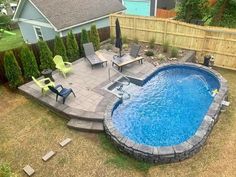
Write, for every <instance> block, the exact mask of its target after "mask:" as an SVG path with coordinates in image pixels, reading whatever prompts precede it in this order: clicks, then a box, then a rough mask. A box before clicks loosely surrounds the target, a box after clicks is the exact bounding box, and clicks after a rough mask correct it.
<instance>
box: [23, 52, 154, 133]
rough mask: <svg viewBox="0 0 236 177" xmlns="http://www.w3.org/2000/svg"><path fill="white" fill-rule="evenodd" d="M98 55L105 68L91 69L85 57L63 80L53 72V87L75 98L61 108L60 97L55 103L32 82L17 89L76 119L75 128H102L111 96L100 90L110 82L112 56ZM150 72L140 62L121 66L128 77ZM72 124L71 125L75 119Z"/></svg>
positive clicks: (53, 97)
mask: <svg viewBox="0 0 236 177" xmlns="http://www.w3.org/2000/svg"><path fill="white" fill-rule="evenodd" d="M100 52H101V53H100V54H101V55H103V56H104V57H105V58H106V59H107V60H108V65H107V67H106V66H104V67H102V66H97V67H94V69H92V68H91V66H90V64H89V63H88V61H87V60H86V59H85V58H81V59H79V60H77V61H75V62H74V63H73V65H72V68H73V72H72V73H69V74H68V75H67V78H64V77H63V76H62V74H61V73H59V72H58V71H55V72H53V78H54V79H55V84H61V85H62V86H63V87H65V88H72V89H73V91H74V92H75V94H76V97H73V95H70V96H69V97H68V98H67V100H66V102H65V104H64V105H63V104H62V100H61V99H60V98H59V101H58V102H56V99H55V97H56V96H55V94H53V93H52V92H50V91H49V92H48V93H46V94H45V95H42V93H41V90H40V88H39V87H38V86H37V85H36V84H35V83H34V82H33V81H31V82H29V83H27V84H24V85H22V86H21V87H20V88H19V89H20V90H21V91H22V92H23V93H25V94H26V95H28V96H30V97H33V98H35V99H36V100H38V101H39V102H41V103H42V104H44V105H46V106H49V107H50V108H51V109H52V110H53V111H55V112H56V113H59V114H60V115H62V116H64V117H66V118H68V119H77V120H76V121H77V123H78V125H79V126H83V125H85V124H86V125H87V126H84V127H83V128H84V129H89V128H90V129H91V127H100V129H103V126H102V125H101V123H102V121H103V118H104V112H105V109H106V106H107V104H108V102H109V100H110V99H111V98H112V97H115V96H114V95H113V94H111V93H109V92H107V91H106V90H104V89H103V87H104V86H106V85H107V84H109V83H110V81H109V78H108V68H109V67H112V66H111V60H112V58H113V56H114V53H111V52H108V51H106V50H102V51H100ZM154 69H155V67H154V66H153V65H152V64H150V63H149V62H146V61H144V63H143V64H139V63H138V62H137V63H133V64H131V65H127V66H126V67H124V69H123V72H122V73H123V74H125V75H128V76H132V77H142V76H145V75H146V74H148V73H150V72H152V71H153V70H154ZM111 76H112V78H114V79H115V78H118V77H119V75H118V74H117V73H115V72H111ZM78 120H80V122H78ZM73 121H74V122H75V120H73ZM89 121H95V122H96V123H98V122H99V123H100V124H99V125H92V124H91V122H89ZM82 124H83V125H82ZM78 125H77V126H78Z"/></svg>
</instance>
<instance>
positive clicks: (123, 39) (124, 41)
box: [122, 36, 128, 44]
mask: <svg viewBox="0 0 236 177" xmlns="http://www.w3.org/2000/svg"><path fill="white" fill-rule="evenodd" d="M122 42H123V44H127V43H128V39H127V37H126V36H123V37H122Z"/></svg>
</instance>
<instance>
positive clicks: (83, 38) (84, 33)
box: [80, 29, 89, 56]
mask: <svg viewBox="0 0 236 177" xmlns="http://www.w3.org/2000/svg"><path fill="white" fill-rule="evenodd" d="M88 42H89V38H88V32H87V31H86V30H85V29H82V32H81V38H80V45H81V46H80V48H81V53H82V55H83V56H84V48H83V44H86V43H88Z"/></svg>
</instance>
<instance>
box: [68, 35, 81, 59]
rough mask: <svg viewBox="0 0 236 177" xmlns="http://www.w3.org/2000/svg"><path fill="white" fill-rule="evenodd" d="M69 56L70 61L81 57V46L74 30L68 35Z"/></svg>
mask: <svg viewBox="0 0 236 177" xmlns="http://www.w3.org/2000/svg"><path fill="white" fill-rule="evenodd" d="M66 47H67V56H68V59H69V61H71V62H72V61H75V60H76V59H78V57H79V47H78V44H77V41H76V38H75V35H74V34H73V33H72V31H70V32H68V34H67V37H66Z"/></svg>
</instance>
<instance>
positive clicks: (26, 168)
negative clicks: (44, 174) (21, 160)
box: [23, 165, 35, 176]
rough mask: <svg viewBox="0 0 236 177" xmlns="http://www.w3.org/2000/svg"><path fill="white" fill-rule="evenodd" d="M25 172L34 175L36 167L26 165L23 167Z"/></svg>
mask: <svg viewBox="0 0 236 177" xmlns="http://www.w3.org/2000/svg"><path fill="white" fill-rule="evenodd" d="M23 170H24V172H25V173H26V174H27V175H28V176H32V175H33V174H34V172H35V171H34V169H33V168H32V167H31V166H29V165H26V166H25V167H24V168H23Z"/></svg>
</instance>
